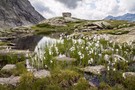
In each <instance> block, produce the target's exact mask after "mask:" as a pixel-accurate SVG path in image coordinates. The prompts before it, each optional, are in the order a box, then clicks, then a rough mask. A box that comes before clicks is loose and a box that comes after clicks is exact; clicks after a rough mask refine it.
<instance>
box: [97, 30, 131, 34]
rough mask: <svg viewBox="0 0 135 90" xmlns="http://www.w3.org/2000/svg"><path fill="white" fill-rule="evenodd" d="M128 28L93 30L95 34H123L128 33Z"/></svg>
mask: <svg viewBox="0 0 135 90" xmlns="http://www.w3.org/2000/svg"><path fill="white" fill-rule="evenodd" d="M129 32H130V31H128V30H99V31H97V32H95V33H96V34H111V35H123V34H128V33H129Z"/></svg>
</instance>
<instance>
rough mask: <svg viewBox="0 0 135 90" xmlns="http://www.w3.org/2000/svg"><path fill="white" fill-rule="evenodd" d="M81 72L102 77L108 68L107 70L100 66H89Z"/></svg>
mask: <svg viewBox="0 0 135 90" xmlns="http://www.w3.org/2000/svg"><path fill="white" fill-rule="evenodd" d="M81 70H82V71H84V72H86V73H92V74H96V75H100V74H102V73H103V72H105V71H106V68H105V66H102V65H98V66H87V67H85V68H81Z"/></svg>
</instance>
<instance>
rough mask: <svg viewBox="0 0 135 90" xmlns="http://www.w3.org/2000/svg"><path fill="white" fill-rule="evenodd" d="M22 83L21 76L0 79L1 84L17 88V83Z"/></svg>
mask: <svg viewBox="0 0 135 90" xmlns="http://www.w3.org/2000/svg"><path fill="white" fill-rule="evenodd" d="M19 82H20V77H19V76H16V77H14V76H11V77H8V78H0V84H2V85H3V84H6V85H14V86H16V84H17V83H19Z"/></svg>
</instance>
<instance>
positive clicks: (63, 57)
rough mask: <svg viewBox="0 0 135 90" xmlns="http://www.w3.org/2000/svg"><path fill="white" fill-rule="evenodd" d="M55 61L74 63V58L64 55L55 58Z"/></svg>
mask: <svg viewBox="0 0 135 90" xmlns="http://www.w3.org/2000/svg"><path fill="white" fill-rule="evenodd" d="M55 59H56V60H57V61H62V62H75V61H76V59H75V58H70V57H66V56H65V55H61V56H58V57H55Z"/></svg>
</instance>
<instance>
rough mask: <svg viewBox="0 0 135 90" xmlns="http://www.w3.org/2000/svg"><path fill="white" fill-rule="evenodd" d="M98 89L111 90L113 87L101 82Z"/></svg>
mask: <svg viewBox="0 0 135 90" xmlns="http://www.w3.org/2000/svg"><path fill="white" fill-rule="evenodd" d="M98 89H99V90H111V87H110V86H109V85H108V84H107V83H105V82H101V83H100V85H99V88H98Z"/></svg>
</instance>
